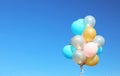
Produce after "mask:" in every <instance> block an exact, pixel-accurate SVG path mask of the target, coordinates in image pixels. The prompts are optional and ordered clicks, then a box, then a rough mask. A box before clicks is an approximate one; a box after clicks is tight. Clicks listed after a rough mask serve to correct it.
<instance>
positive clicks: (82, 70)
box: [80, 66, 84, 76]
mask: <svg viewBox="0 0 120 76" xmlns="http://www.w3.org/2000/svg"><path fill="white" fill-rule="evenodd" d="M80 69H81V71H80V76H83V73H84V69H83V66H80Z"/></svg>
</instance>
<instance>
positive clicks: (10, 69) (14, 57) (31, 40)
mask: <svg viewBox="0 0 120 76" xmlns="http://www.w3.org/2000/svg"><path fill="white" fill-rule="evenodd" d="M87 15H93V16H95V18H96V21H97V23H96V26H95V28H96V30H97V34H99V35H103V36H104V37H105V40H106V44H105V46H104V47H103V53H102V54H101V55H100V62H99V64H98V65H97V66H95V67H85V74H84V76H119V75H120V74H119V73H120V59H119V58H120V50H119V49H120V34H119V33H120V1H119V0H106V1H105V0H99V1H98V0H0V76H79V72H80V69H79V66H78V65H77V64H76V63H74V62H73V61H72V60H69V59H66V58H65V57H64V56H63V55H62V52H61V51H62V48H63V47H64V46H65V45H66V44H69V42H70V39H71V37H72V36H74V35H73V33H72V32H71V30H70V27H71V23H72V22H73V21H74V20H76V19H78V18H83V17H85V16H87Z"/></svg>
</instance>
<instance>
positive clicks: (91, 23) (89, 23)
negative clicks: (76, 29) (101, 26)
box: [85, 15, 96, 27]
mask: <svg viewBox="0 0 120 76" xmlns="http://www.w3.org/2000/svg"><path fill="white" fill-rule="evenodd" d="M95 23H96V20H95V18H94V17H93V16H91V15H88V16H86V17H85V24H86V26H87V27H88V26H92V27H94V26H95Z"/></svg>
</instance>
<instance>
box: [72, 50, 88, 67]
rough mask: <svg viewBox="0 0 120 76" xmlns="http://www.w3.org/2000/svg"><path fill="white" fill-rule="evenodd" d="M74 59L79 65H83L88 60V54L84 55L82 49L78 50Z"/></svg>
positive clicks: (74, 54)
mask: <svg viewBox="0 0 120 76" xmlns="http://www.w3.org/2000/svg"><path fill="white" fill-rule="evenodd" d="M73 60H74V61H75V62H76V63H77V64H79V65H83V64H84V62H85V60H86V56H85V55H84V53H83V51H82V50H76V51H75V52H74V53H73Z"/></svg>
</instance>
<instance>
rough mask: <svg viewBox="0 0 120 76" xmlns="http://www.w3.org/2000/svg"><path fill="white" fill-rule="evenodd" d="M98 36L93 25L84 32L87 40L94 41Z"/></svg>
mask: <svg viewBox="0 0 120 76" xmlns="http://www.w3.org/2000/svg"><path fill="white" fill-rule="evenodd" d="M95 36H96V30H95V29H94V28H93V27H87V28H86V29H85V31H84V32H83V37H84V39H85V41H86V42H89V41H92V40H93V39H94V38H95Z"/></svg>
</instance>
